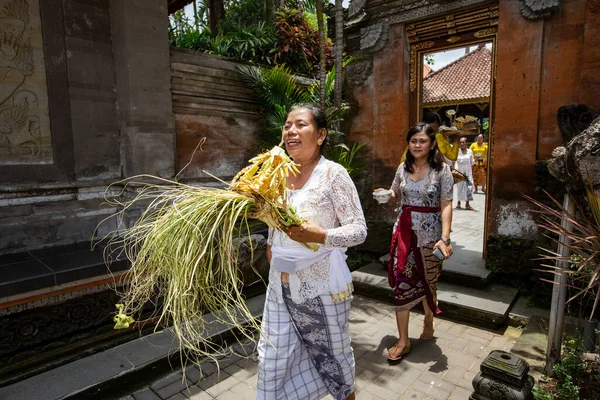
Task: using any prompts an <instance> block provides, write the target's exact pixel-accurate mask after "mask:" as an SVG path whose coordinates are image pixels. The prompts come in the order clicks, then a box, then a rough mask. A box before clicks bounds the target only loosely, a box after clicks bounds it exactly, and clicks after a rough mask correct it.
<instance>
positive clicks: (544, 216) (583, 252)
mask: <svg viewBox="0 0 600 400" xmlns="http://www.w3.org/2000/svg"><path fill="white" fill-rule="evenodd" d="M586 194H587V196H586V200H587V201H586V206H587V207H588V209H589V211H587V210H586V209H585V208H584V207H582V206H581V205H580V204H577V209H578V210H579V215H581V216H585V215H589V216H590V217H591V218H585V217H584V218H581V217H578V216H577V215H573V214H571V213H569V212H568V211H567V210H566V209H565V208H564V207H563V206H562V205H561V204H560V203H559V202H558V201H557V200H556V199H554V198H552V197H551V196H550V195H549V194H548V197H550V200H551V201H552V203H551V205H545V204H543V203H541V202H539V201H537V200H534V199H532V198H531V197H528V196H525V197H526V198H527V199H528V200H529V201H531V202H532V203H533V204H534V205H535V206H536V207H537V209H534V210H532V211H533V212H535V213H537V214H539V215H540V221H539V222H538V223H537V225H538V226H539V227H540V228H542V229H543V230H545V231H546V232H547V234H546V236H547V237H549V238H550V239H551V240H552V241H553V242H554V243H556V244H562V245H563V246H566V247H567V248H568V249H569V250H570V252H571V255H570V256H568V257H565V256H562V255H561V254H558V253H557V252H556V251H554V250H553V249H548V248H541V250H542V251H543V255H542V259H543V260H544V261H545V262H546V264H544V267H545V268H547V269H548V271H549V272H552V273H553V274H567V275H568V276H569V277H570V278H571V284H570V286H571V287H572V288H575V289H576V293H575V294H574V295H573V296H571V297H570V298H569V299H568V300H567V303H568V302H571V301H573V300H574V299H576V298H578V297H580V296H586V295H588V294H591V295H592V296H593V298H594V304H593V306H592V308H591V311H590V319H592V317H593V315H594V313H595V311H596V307H597V306H598V302H599V300H600V290H598V288H599V286H600V280H599V274H600V199H599V198H598V196H597V195H596V193H595V191H594V188H593V186H592V185H591V183H589V184H588V185H587V187H586ZM573 201H575V200H574V199H573ZM563 218H564V219H565V220H567V221H568V222H569V223H570V224H571V225H572V229H571V230H569V229H567V227H566V226H565V224H562V219H563ZM561 236H562V237H564V238H567V239H568V240H567V242H566V243H563V242H561V239H560V237H561ZM559 261H560V262H564V263H566V264H567V265H570V266H571V268H570V269H562V268H561V267H560V266H558V265H557V263H558V262H559Z"/></svg>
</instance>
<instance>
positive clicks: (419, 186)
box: [378, 123, 454, 361]
mask: <svg viewBox="0 0 600 400" xmlns="http://www.w3.org/2000/svg"><path fill="white" fill-rule="evenodd" d="M406 140H407V141H408V149H409V151H408V153H407V155H406V160H405V161H404V162H403V163H401V164H400V166H399V167H398V170H397V171H396V176H395V177H394V182H393V183H392V187H391V189H392V192H393V194H392V196H393V197H396V198H397V197H400V202H401V204H402V206H401V207H400V214H399V215H398V220H397V221H396V225H395V226H394V234H393V236H392V245H391V246H390V263H389V266H388V283H389V284H390V286H391V287H392V288H393V289H394V308H395V310H396V321H397V324H398V342H397V343H396V344H395V345H394V346H392V347H391V348H390V349H388V359H390V360H392V361H395V360H399V359H400V358H401V357H402V356H403V355H405V354H407V353H408V352H409V351H410V339H409V337H408V322H409V319H410V310H411V309H412V308H413V307H414V306H415V305H417V304H418V303H421V302H422V303H423V308H424V309H425V321H424V326H423V331H422V333H421V336H420V339H432V338H433V330H434V327H433V315H434V312H435V313H438V312H439V309H438V307H437V295H436V291H437V280H438V278H439V276H440V273H441V271H442V260H440V259H439V258H437V257H436V255H435V253H434V251H435V250H436V249H439V251H440V252H441V258H442V259H444V258H448V257H450V256H451V255H452V246H451V245H450V225H451V223H452V185H453V184H454V181H453V179H452V172H451V171H450V167H449V166H448V164H445V163H444V162H443V159H442V155H441V153H440V151H439V150H438V148H437V144H436V140H435V132H434V130H433V129H432V128H431V126H429V125H427V124H425V123H419V124H417V125H415V126H414V127H413V128H411V130H410V131H409V132H408V135H407V139H406ZM378 190H382V189H378Z"/></svg>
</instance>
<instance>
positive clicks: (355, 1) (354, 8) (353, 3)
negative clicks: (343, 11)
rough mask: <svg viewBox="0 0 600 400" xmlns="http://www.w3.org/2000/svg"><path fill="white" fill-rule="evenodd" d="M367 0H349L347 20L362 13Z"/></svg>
mask: <svg viewBox="0 0 600 400" xmlns="http://www.w3.org/2000/svg"><path fill="white" fill-rule="evenodd" d="M366 4H367V0H350V4H349V5H348V16H347V19H348V20H352V19H354V18H355V17H357V16H359V15H360V14H362V13H364V10H365V5H366Z"/></svg>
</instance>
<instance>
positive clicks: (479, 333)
mask: <svg viewBox="0 0 600 400" xmlns="http://www.w3.org/2000/svg"><path fill="white" fill-rule="evenodd" d="M465 334H467V335H470V336H474V337H478V338H482V339H485V340H488V341H489V340H492V339H493V338H495V337H497V335H495V334H493V333H490V332H487V331H484V330H482V329H477V328H467V329H466V330H465Z"/></svg>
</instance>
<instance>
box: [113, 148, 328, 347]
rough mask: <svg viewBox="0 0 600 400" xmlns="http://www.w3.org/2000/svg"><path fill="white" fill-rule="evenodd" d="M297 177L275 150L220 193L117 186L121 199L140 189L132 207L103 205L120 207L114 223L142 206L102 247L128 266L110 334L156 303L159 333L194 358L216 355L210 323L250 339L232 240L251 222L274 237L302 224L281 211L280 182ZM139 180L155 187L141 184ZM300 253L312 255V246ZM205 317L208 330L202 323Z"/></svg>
mask: <svg viewBox="0 0 600 400" xmlns="http://www.w3.org/2000/svg"><path fill="white" fill-rule="evenodd" d="M297 172H298V169H297V167H296V164H294V162H293V161H292V160H291V159H290V158H289V157H288V156H287V155H286V153H285V152H284V150H283V149H282V148H281V147H279V146H275V147H273V149H271V150H270V151H268V152H265V153H262V154H260V155H258V156H257V157H255V158H253V159H251V160H250V165H248V166H247V167H246V168H244V169H243V170H241V171H240V172H239V173H238V174H237V175H236V176H235V178H234V179H233V181H232V182H231V183H230V184H228V185H227V187H226V188H207V187H194V186H189V185H186V184H182V183H179V182H175V181H170V180H166V179H162V178H157V177H149V176H138V177H133V178H129V179H126V180H125V181H121V182H117V183H116V184H114V185H120V186H123V189H122V190H123V192H125V191H126V190H127V189H128V188H131V187H133V186H135V184H137V185H139V186H138V189H137V193H136V196H135V197H134V198H133V200H129V201H126V202H121V201H119V200H118V198H117V199H109V200H108V202H109V203H110V204H112V205H114V206H118V207H121V211H120V212H119V213H118V214H117V216H119V217H120V218H121V219H122V218H123V217H125V214H124V213H125V212H126V210H129V209H131V208H132V207H133V206H144V207H145V206H146V204H148V206H147V207H146V208H145V211H143V212H142V214H141V216H140V217H139V219H138V220H137V221H136V222H135V224H134V225H133V226H132V227H130V228H126V229H124V230H122V231H119V232H118V236H117V235H113V237H112V239H111V240H110V243H109V248H111V249H112V251H120V252H123V253H124V254H125V255H126V256H127V258H128V259H129V260H130V261H131V268H130V270H129V271H128V272H127V275H126V279H125V286H124V289H123V294H122V301H121V303H122V304H119V305H118V307H119V312H118V315H117V317H116V318H115V322H116V323H117V324H116V326H115V328H116V329H118V328H125V327H127V326H129V324H131V323H132V322H133V320H132V319H131V318H130V317H128V316H134V317H135V316H138V315H139V314H140V313H141V311H142V308H144V307H147V306H148V304H153V303H154V304H157V303H156V302H157V299H160V301H161V304H160V307H158V306H157V309H159V310H160V311H158V312H157V314H159V318H158V325H172V327H173V332H174V333H175V335H176V336H177V337H178V339H179V340H180V345H181V348H182V349H184V350H191V351H192V354H194V355H196V356H201V355H213V356H214V355H215V354H218V353H219V351H220V350H219V349H218V348H217V346H216V345H214V344H213V343H211V342H210V340H209V338H208V334H207V328H208V325H209V324H211V323H224V324H227V325H228V326H232V327H233V328H237V329H238V330H239V331H240V332H241V333H242V334H243V335H244V336H246V337H248V338H253V337H254V335H253V334H252V333H251V331H253V330H254V329H258V323H257V322H256V321H255V319H254V318H253V317H252V314H251V312H250V311H249V310H248V308H247V306H246V303H245V299H244V296H243V295H242V292H241V290H242V287H243V282H242V280H241V273H240V271H239V270H238V254H239V239H240V238H244V237H246V238H249V237H250V234H251V224H252V222H254V221H257V220H258V221H262V222H264V223H266V224H267V225H268V226H269V227H271V228H274V229H278V230H281V229H283V228H284V227H286V226H290V225H301V224H302V223H303V222H304V220H303V219H301V218H300V217H299V216H298V214H297V213H296V210H295V209H294V208H293V207H292V206H290V205H288V202H287V197H286V191H285V189H286V184H287V177H288V176H289V174H296V173H297ZM139 178H152V179H153V180H155V181H158V182H159V183H158V184H148V183H141V184H140V183H139V180H140V179H139ZM111 186H113V185H111ZM113 187H114V186H113ZM110 189H111V187H109V190H110ZM249 242H250V243H251V240H250V241H249ZM305 246H306V247H308V248H310V249H312V250H316V249H317V248H318V245H316V244H312V243H311V244H307V245H305ZM250 251H251V253H252V252H253V249H250ZM108 255H110V254H108ZM208 313H210V314H212V316H211V319H210V322H209V321H207V320H206V319H205V317H204V316H205V315H207V314H208ZM188 354H190V353H188Z"/></svg>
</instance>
